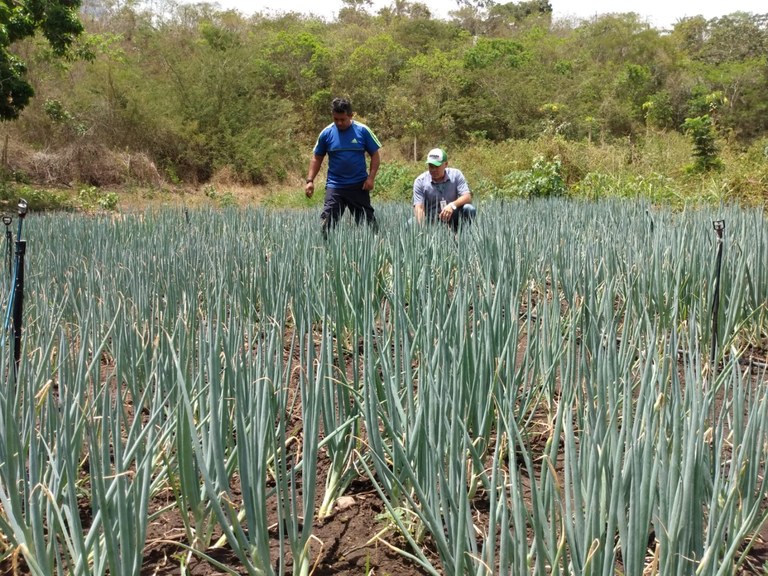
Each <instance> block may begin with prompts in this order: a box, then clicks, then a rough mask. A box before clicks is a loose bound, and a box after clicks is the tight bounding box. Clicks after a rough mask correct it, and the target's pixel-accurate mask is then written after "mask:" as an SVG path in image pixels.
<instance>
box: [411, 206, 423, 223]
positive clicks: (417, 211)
mask: <svg viewBox="0 0 768 576" xmlns="http://www.w3.org/2000/svg"><path fill="white" fill-rule="evenodd" d="M413 216H414V218H416V222H418V223H419V224H423V223H424V204H414V205H413Z"/></svg>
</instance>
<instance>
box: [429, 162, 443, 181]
mask: <svg viewBox="0 0 768 576" xmlns="http://www.w3.org/2000/svg"><path fill="white" fill-rule="evenodd" d="M445 165H446V163H445V162H443V163H442V164H440V166H434V165H432V164H427V168H429V175H430V176H431V177H432V180H437V181H438V182H439V181H440V180H442V179H443V178H444V177H445Z"/></svg>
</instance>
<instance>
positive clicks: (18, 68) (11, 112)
mask: <svg viewBox="0 0 768 576" xmlns="http://www.w3.org/2000/svg"><path fill="white" fill-rule="evenodd" d="M79 6H80V1H79V0H18V1H16V2H8V1H7V0H4V1H3V2H0V78H2V82H0V119H2V120H8V119H13V118H17V117H18V115H19V112H21V110H23V109H24V107H26V105H27V104H29V101H30V99H31V98H32V96H33V95H34V89H33V88H32V86H31V85H30V83H29V81H28V80H27V78H26V72H27V67H26V65H25V63H24V62H22V61H21V60H20V59H19V58H18V57H17V56H16V55H15V54H14V53H13V52H12V51H11V45H12V44H13V43H14V42H18V41H19V40H23V39H24V38H28V37H30V36H34V35H35V33H36V32H37V31H40V32H42V34H43V36H44V37H45V38H46V40H47V41H48V43H49V44H50V46H51V48H52V49H53V52H54V54H56V55H57V56H63V55H64V54H65V53H66V52H67V49H68V48H69V46H70V45H71V44H72V42H73V41H74V39H75V38H76V37H77V36H79V35H80V33H81V32H82V31H83V27H82V24H81V23H80V21H79V20H78V17H77V10H78V8H79Z"/></svg>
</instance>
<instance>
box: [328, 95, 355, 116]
mask: <svg viewBox="0 0 768 576" xmlns="http://www.w3.org/2000/svg"><path fill="white" fill-rule="evenodd" d="M331 112H332V113H334V114H348V115H349V116H352V103H351V102H350V101H349V100H347V99H346V98H334V99H333V102H331Z"/></svg>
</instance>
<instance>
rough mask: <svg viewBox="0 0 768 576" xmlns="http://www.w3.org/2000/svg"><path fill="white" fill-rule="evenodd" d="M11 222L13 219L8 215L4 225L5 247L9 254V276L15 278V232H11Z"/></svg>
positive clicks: (4, 219) (5, 217)
mask: <svg viewBox="0 0 768 576" xmlns="http://www.w3.org/2000/svg"><path fill="white" fill-rule="evenodd" d="M11 222H13V218H11V217H10V216H8V215H7V214H6V215H4V216H3V224H5V246H6V252H7V254H8V275H9V276H13V232H11Z"/></svg>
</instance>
